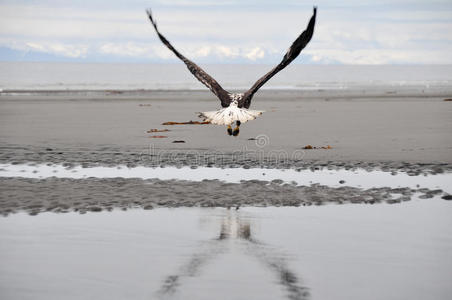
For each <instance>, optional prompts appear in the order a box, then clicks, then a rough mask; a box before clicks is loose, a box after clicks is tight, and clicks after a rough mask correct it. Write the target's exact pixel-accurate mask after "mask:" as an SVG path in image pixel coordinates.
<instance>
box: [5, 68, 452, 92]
mask: <svg viewBox="0 0 452 300" xmlns="http://www.w3.org/2000/svg"><path fill="white" fill-rule="evenodd" d="M202 67H203V68H204V70H205V71H207V72H208V73H209V74H210V75H211V76H212V77H214V78H215V79H216V80H217V81H218V82H219V83H220V84H221V85H222V86H223V87H224V88H226V89H232V90H246V89H248V88H249V87H251V86H252V85H253V83H254V82H255V81H256V80H257V79H258V78H260V77H261V76H262V75H264V74H265V73H267V72H268V71H269V70H270V69H271V68H272V67H273V66H272V65H238V64H234V65H225V64H222V65H202ZM368 88H383V89H386V90H394V89H395V90H414V91H425V90H427V91H433V92H435V91H444V90H452V65H416V66H414V65H413V66H406V65H379V66H369V65H303V64H293V65H290V66H288V67H287V68H286V69H284V70H283V71H281V72H280V73H278V74H277V75H276V76H274V77H273V78H272V79H271V80H270V81H269V82H267V84H266V85H265V86H264V87H263V89H276V90H278V89H281V90H287V89H289V90H290V89H295V90H328V89H332V90H338V89H339V90H347V89H352V90H353V89H368ZM0 89H1V91H9V90H28V91H30V90H57V91H62V90H112V89H113V90H156V89H157V90H197V89H200V90H204V89H205V87H204V86H203V85H202V84H201V83H199V82H198V81H197V80H196V79H195V78H194V77H193V76H192V75H191V74H190V73H189V72H188V70H187V69H186V67H185V65H184V64H182V63H180V64H94V63H40V62H39V63H38V62H0Z"/></svg>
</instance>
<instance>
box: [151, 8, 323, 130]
mask: <svg viewBox="0 0 452 300" xmlns="http://www.w3.org/2000/svg"><path fill="white" fill-rule="evenodd" d="M147 14H148V16H149V20H150V21H151V23H152V25H153V26H154V29H155V31H156V32H157V35H158V37H159V39H160V41H162V43H163V44H164V45H165V46H166V47H168V49H170V50H171V51H172V52H173V53H174V54H175V55H176V56H177V57H178V58H179V59H181V60H182V61H183V62H184V63H185V65H186V66H187V68H188V70H189V71H190V72H191V73H192V74H193V75H194V76H195V77H196V78H197V79H198V80H199V81H201V82H202V83H203V84H204V85H205V86H206V87H208V88H209V89H210V90H211V91H212V92H213V93H214V94H215V95H216V96H217V97H218V98H219V99H220V101H221V106H222V109H220V110H217V111H207V112H201V113H199V117H201V118H203V119H204V121H208V122H210V123H212V124H215V125H226V126H227V133H228V134H229V135H233V136H237V135H238V134H239V130H240V129H239V128H240V124H241V123H245V122H247V121H250V120H254V119H256V118H257V117H258V116H260V115H261V114H262V113H263V111H261V110H250V109H249V107H250V105H251V99H252V98H253V96H254V94H255V93H256V92H257V90H259V89H260V88H261V87H262V86H263V85H264V84H265V83H266V82H267V81H268V80H270V78H272V77H273V76H274V75H275V74H276V73H278V72H279V71H281V70H282V69H284V68H285V67H287V66H288V65H289V64H290V63H291V62H292V61H293V60H294V59H295V58H296V57H297V56H298V55H299V54H300V52H301V50H303V49H304V48H305V47H306V45H307V44H308V43H309V41H310V40H311V38H312V35H313V33H314V26H315V18H316V14H317V8H316V7H314V12H313V15H312V17H311V20H310V21H309V24H308V27H307V28H306V30H305V31H303V32H302V33H301V34H300V35H299V36H298V38H297V39H296V40H295V41H294V42H293V43H292V46H290V48H289V50H287V52H286V54H285V55H284V57H283V59H282V60H281V62H280V63H279V64H278V65H277V66H276V67H274V68H273V69H271V70H270V71H269V72H268V73H267V74H265V75H264V76H262V77H261V78H260V79H259V80H258V81H256V83H255V84H254V85H253V86H252V87H251V88H250V89H249V90H248V91H246V92H244V93H230V92H228V91H226V90H225V89H223V88H222V87H221V85H220V84H219V83H218V82H217V81H216V80H215V79H213V78H212V77H211V76H210V75H209V74H207V73H206V72H205V71H204V70H203V69H201V68H200V67H199V66H198V65H197V64H195V63H194V62H192V61H191V60H189V59H188V58H186V57H185V56H183V55H182V54H181V53H180V52H179V51H177V50H176V49H175V48H174V47H173V45H171V43H170V42H169V41H168V40H167V39H166V38H165V37H164V36H163V35H162V34H161V33H160V32H159V30H158V28H157V23H156V22H155V20H154V18H153V17H152V12H151V10H147ZM234 122H235V123H236V126H235V128H234V130H232V127H231V125H232V124H233V123H234Z"/></svg>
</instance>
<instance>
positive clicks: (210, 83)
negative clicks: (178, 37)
mask: <svg viewBox="0 0 452 300" xmlns="http://www.w3.org/2000/svg"><path fill="white" fill-rule="evenodd" d="M146 12H147V14H148V16H149V20H150V21H151V23H152V25H153V26H154V28H155V31H156V32H157V35H158V37H159V38H160V40H161V41H162V43H163V44H165V46H166V47H168V49H170V50H171V51H172V52H173V53H174V54H175V55H176V56H177V57H178V58H179V59H181V60H182V61H183V62H184V63H185V65H186V66H187V68H188V70H189V71H190V72H191V73H192V74H193V75H194V76H195V77H196V78H197V79H198V80H199V81H201V82H202V83H203V84H204V85H205V86H206V87H208V88H209V89H210V90H211V91H212V92H213V93H214V94H215V95H216V96H217V97H218V98H220V100H221V106H223V107H228V106H229V104H230V103H231V99H230V97H229V92H227V91H226V90H224V89H223V88H222V87H221V85H220V84H219V83H218V82H217V81H216V80H215V79H213V78H212V77H211V76H210V75H209V74H207V73H206V72H205V71H204V70H203V69H201V68H200V67H199V66H198V65H197V64H195V63H194V62H192V61H191V60H189V59H188V58H186V57H185V56H183V55H182V54H180V53H179V51H177V50H176V49H175V48H174V47H173V46H172V45H171V44H170V42H169V41H168V40H167V39H166V38H165V37H164V36H163V35H162V34H161V33H160V32H159V30H158V29H157V23H156V22H155V21H154V19H153V18H152V12H151V10H150V9H149V10H147V11H146Z"/></svg>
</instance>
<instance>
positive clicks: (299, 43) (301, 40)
mask: <svg viewBox="0 0 452 300" xmlns="http://www.w3.org/2000/svg"><path fill="white" fill-rule="evenodd" d="M316 15H317V8H316V7H314V13H313V15H312V17H311V20H310V21H309V24H308V28H306V30H305V31H303V32H302V33H301V34H300V36H299V37H298V38H297V39H296V40H295V41H294V42H293V43H292V46H290V48H289V50H287V53H286V55H284V57H283V59H282V60H281V62H280V63H279V64H278V65H277V66H276V67H274V68H273V69H271V70H270V72H268V73H267V74H265V75H264V76H262V77H261V78H260V79H259V80H258V81H256V83H255V84H254V85H253V86H252V87H251V88H250V89H249V90H248V91H247V92H246V93H245V95H244V97H243V100H242V101H243V103H239V106H244V107H245V108H249V106H250V104H251V98H252V97H253V95H254V93H256V92H257V90H258V89H260V88H261V86H263V85H264V84H265V83H266V82H267V81H268V80H270V78H272V77H273V76H274V75H275V74H276V73H278V72H279V71H281V70H282V69H284V68H285V67H287V66H288V65H289V64H290V63H291V62H292V61H293V60H294V59H295V58H296V57H297V56H298V54H300V52H301V50H303V49H304V47H306V45H307V44H308V43H309V41H310V40H311V38H312V35H313V34H314V26H315V18H316Z"/></svg>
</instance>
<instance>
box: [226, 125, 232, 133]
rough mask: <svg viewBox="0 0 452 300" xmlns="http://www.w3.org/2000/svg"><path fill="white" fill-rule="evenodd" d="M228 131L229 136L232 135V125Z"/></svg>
mask: <svg viewBox="0 0 452 300" xmlns="http://www.w3.org/2000/svg"><path fill="white" fill-rule="evenodd" d="M227 131H228V134H229V135H232V127H231V126H230V125H229V126H228V129H227Z"/></svg>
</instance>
